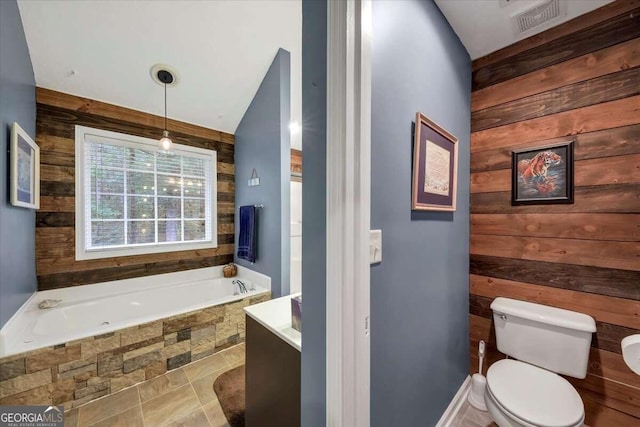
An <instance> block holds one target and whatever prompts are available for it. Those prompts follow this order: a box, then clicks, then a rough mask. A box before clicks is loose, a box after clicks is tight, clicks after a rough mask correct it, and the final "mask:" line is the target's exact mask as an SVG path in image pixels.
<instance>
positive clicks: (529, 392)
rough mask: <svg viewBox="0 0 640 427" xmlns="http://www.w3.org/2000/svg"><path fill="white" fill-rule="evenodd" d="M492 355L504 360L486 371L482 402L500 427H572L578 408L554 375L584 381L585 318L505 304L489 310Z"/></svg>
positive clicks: (580, 417) (580, 416)
mask: <svg viewBox="0 0 640 427" xmlns="http://www.w3.org/2000/svg"><path fill="white" fill-rule="evenodd" d="M491 310H492V311H493V324H494V327H495V332H496V341H497V347H498V350H499V351H500V352H502V353H504V354H506V355H507V356H509V357H511V359H509V358H507V359H504V360H500V361H498V362H495V363H494V364H492V365H491V366H490V367H489V370H488V371H487V388H486V392H485V396H484V401H485V403H486V405H487V409H488V411H489V414H490V415H491V417H492V418H493V420H494V421H495V423H496V424H497V425H498V426H500V427H523V426H524V427H578V426H582V425H584V404H583V403H582V399H581V398H580V395H579V394H578V392H577V391H576V389H575V388H574V387H573V386H572V385H571V383H569V381H567V380H566V379H564V378H562V377H561V376H560V375H558V374H562V375H567V376H570V377H574V378H581V379H582V378H584V377H585V376H586V375H587V366H588V361H589V348H590V347H591V337H592V334H593V333H594V332H595V331H596V323H595V321H594V320H593V318H592V317H591V316H588V315H586V314H582V313H576V312H573V311H569V310H563V309H559V308H555V307H549V306H546V305H541V304H534V303H530V302H525V301H519V300H514V299H509V298H502V297H499V298H496V299H495V300H494V301H493V303H492V304H491Z"/></svg>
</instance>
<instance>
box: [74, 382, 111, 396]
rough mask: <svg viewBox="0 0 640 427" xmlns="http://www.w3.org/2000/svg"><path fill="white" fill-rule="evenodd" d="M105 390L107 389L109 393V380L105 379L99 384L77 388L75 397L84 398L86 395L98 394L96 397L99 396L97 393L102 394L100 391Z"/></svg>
mask: <svg viewBox="0 0 640 427" xmlns="http://www.w3.org/2000/svg"><path fill="white" fill-rule="evenodd" d="M105 390H106V391H107V393H108V392H109V381H104V382H101V383H99V384H93V385H90V386H87V387H84V388H78V389H76V390H75V393H74V397H75V398H76V399H82V398H84V397H87V396H92V395H96V397H98V396H97V395H100V396H102V394H100V392H104V391H105Z"/></svg>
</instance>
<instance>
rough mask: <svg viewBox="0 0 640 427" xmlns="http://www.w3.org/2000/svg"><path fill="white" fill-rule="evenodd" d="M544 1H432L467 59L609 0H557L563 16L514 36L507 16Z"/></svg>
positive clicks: (563, 20)
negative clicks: (502, 2) (505, 3)
mask: <svg viewBox="0 0 640 427" xmlns="http://www.w3.org/2000/svg"><path fill="white" fill-rule="evenodd" d="M546 1H547V0H511V1H509V4H508V5H507V6H505V7H501V6H500V0H435V2H436V4H437V5H438V7H439V8H440V10H441V11H442V13H443V14H444V16H445V17H446V18H447V20H448V21H449V24H451V26H452V27H453V29H454V31H455V32H456V34H457V35H458V37H460V40H461V41H462V43H463V44H464V46H465V47H466V48H467V51H468V52H469V54H470V55H471V59H477V58H480V57H483V56H485V55H488V54H489V53H491V52H495V51H496V50H499V49H502V48H503V47H506V46H509V45H510V44H513V43H515V42H517V41H518V40H522V39H525V38H527V37H530V36H532V35H534V34H537V33H540V32H542V31H544V30H547V29H549V28H551V27H554V26H556V25H559V24H561V23H563V22H566V21H569V20H571V19H573V18H575V17H576V16H580V15H582V14H585V13H587V12H590V11H592V10H594V9H597V8H599V7H601V6H604V5H605V4H607V3H611V2H612V1H613V0H560V1H561V3H564V4H565V5H566V12H567V14H566V16H565V17H564V18H562V19H559V20H557V21H555V22H552V23H551V24H550V25H547V24H542V25H540V27H539V28H535V31H534V29H532V30H531V32H527V33H526V34H524V35H519V36H516V34H515V32H514V30H513V27H512V24H511V17H512V16H514V15H517V14H520V13H522V12H524V11H527V10H529V9H531V8H532V7H535V6H537V5H540V4H543V3H545V2H546Z"/></svg>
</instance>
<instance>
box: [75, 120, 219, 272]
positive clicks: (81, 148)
mask: <svg viewBox="0 0 640 427" xmlns="http://www.w3.org/2000/svg"><path fill="white" fill-rule="evenodd" d="M87 135H91V136H92V137H93V138H95V139H96V140H100V139H106V140H116V141H118V142H120V143H122V145H124V146H129V147H135V148H140V149H144V150H147V151H161V149H160V148H159V146H158V141H157V140H155V139H150V138H145V137H141V136H136V135H129V134H125V133H120V132H113V131H108V130H103V129H96V128H91V127H87V126H79V125H76V126H75V163H76V166H75V196H76V197H75V221H76V222H75V238H76V245H75V246H76V247H75V249H76V250H75V259H76V260H77V261H82V260H91V259H103V258H114V257H122V256H135V255H150V254H160V253H167V252H178V251H188V250H199V249H213V248H217V247H218V211H217V208H218V203H217V200H218V188H217V187H218V185H217V183H218V175H217V158H218V153H217V151H216V150H208V149H204V148H198V147H191V146H188V145H183V144H176V143H174V144H173V151H175V152H177V153H178V154H185V155H188V154H189V153H191V154H196V155H197V156H198V157H203V156H204V157H206V158H208V159H210V160H211V170H210V173H211V187H212V188H211V195H210V206H209V209H210V212H211V239H210V240H207V241H197V242H167V243H164V242H163V243H147V244H136V245H132V246H129V247H126V246H125V247H112V248H99V249H87V248H86V243H87V242H86V238H87V236H86V230H87V228H86V224H87V220H90V218H87V216H86V211H87V207H86V203H87V201H86V189H85V185H88V184H89V183H88V182H87V178H88V172H87V171H88V167H87V166H88V165H87V164H86V163H85V152H86V150H85V143H86V137H87ZM125 197H126V193H125ZM89 210H90V209H89ZM157 215H158V212H157V211H156V218H154V220H157ZM205 221H206V218H205Z"/></svg>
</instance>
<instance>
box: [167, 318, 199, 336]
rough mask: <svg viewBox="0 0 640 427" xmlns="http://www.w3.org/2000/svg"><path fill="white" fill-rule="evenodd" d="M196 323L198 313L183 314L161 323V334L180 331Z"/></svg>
mask: <svg viewBox="0 0 640 427" xmlns="http://www.w3.org/2000/svg"><path fill="white" fill-rule="evenodd" d="M197 324H198V313H191V314H183V315H180V316H175V317H172V318H170V319H168V320H165V321H164V323H163V329H162V334H163V335H167V334H170V333H172V332H178V331H182V330H183V329H187V328H191V327H192V326H193V325H197Z"/></svg>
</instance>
